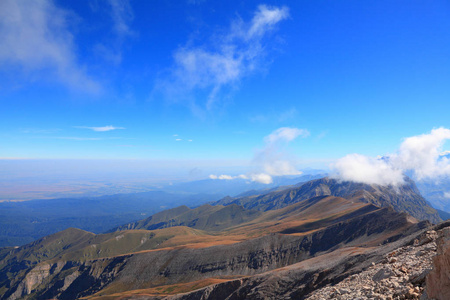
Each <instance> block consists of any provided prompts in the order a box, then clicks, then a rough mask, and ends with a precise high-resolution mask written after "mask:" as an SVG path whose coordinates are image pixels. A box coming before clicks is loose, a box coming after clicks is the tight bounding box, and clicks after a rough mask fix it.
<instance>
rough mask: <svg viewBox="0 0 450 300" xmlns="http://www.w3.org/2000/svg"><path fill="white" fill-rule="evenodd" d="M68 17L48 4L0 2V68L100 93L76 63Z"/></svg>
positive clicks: (41, 0) (43, 0)
mask: <svg viewBox="0 0 450 300" xmlns="http://www.w3.org/2000/svg"><path fill="white" fill-rule="evenodd" d="M71 16H72V15H71V14H70V13H69V12H68V11H65V10H63V9H61V8H59V7H57V6H56V5H55V4H54V3H53V1H51V0H39V1H14V0H3V1H0V40H1V43H0V65H4V66H8V67H14V68H15V70H16V72H14V73H15V74H17V73H19V74H21V75H25V74H26V75H30V74H33V72H45V75H46V76H44V78H48V77H52V78H56V80H58V81H60V82H62V83H64V84H65V85H67V86H69V87H70V88H73V89H77V90H83V91H87V92H93V93H97V92H99V91H100V89H101V88H100V85H99V84H98V83H97V82H95V81H94V80H93V79H91V78H90V77H89V76H88V75H87V74H86V72H85V70H84V68H83V67H82V66H80V65H79V64H78V63H77V59H76V55H75V53H76V49H75V46H74V43H73V35H72V34H71V33H70V32H69V30H68V28H67V27H68V23H69V20H70V18H71ZM17 67H19V68H17Z"/></svg>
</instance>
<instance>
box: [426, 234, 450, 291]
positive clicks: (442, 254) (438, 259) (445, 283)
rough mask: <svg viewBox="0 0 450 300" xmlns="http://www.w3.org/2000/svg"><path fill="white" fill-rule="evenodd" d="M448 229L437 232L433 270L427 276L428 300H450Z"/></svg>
mask: <svg viewBox="0 0 450 300" xmlns="http://www.w3.org/2000/svg"><path fill="white" fill-rule="evenodd" d="M449 274H450V227H447V228H444V229H442V230H441V231H440V232H439V239H438V240H437V256H435V257H434V258H433V270H432V271H431V272H430V274H429V275H428V276H427V294H428V297H430V298H435V299H450V277H449Z"/></svg>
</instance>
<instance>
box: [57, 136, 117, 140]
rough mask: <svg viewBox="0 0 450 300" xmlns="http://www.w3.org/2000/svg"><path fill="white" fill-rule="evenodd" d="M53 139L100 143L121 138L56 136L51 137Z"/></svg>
mask: <svg viewBox="0 0 450 300" xmlns="http://www.w3.org/2000/svg"><path fill="white" fill-rule="evenodd" d="M52 138H54V139H58V140H72V141H102V140H119V139H122V138H121V137H106V138H101V137H77V136H57V137H52Z"/></svg>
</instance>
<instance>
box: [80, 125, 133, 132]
mask: <svg viewBox="0 0 450 300" xmlns="http://www.w3.org/2000/svg"><path fill="white" fill-rule="evenodd" d="M74 128H80V129H90V130H93V131H99V132H104V131H111V130H117V129H125V128H124V127H116V126H112V125H108V126H102V127H89V126H74Z"/></svg>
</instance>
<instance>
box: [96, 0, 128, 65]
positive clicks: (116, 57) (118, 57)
mask: <svg viewBox="0 0 450 300" xmlns="http://www.w3.org/2000/svg"><path fill="white" fill-rule="evenodd" d="M102 3H104V4H106V8H107V9H106V11H108V12H109V16H110V17H111V20H112V27H111V29H112V33H113V35H114V38H113V39H112V40H108V41H105V42H102V43H98V44H97V45H95V51H96V52H97V54H99V56H101V57H102V58H104V59H106V60H108V61H110V62H113V63H114V64H120V63H121V62H122V48H123V45H124V42H125V40H126V39H127V38H129V37H132V36H135V35H136V33H135V31H134V30H132V29H131V26H130V23H131V22H132V21H133V19H134V13H133V9H132V8H131V5H130V2H129V1H126V0H107V1H105V2H102ZM91 7H92V8H93V9H94V10H100V9H99V8H98V7H96V6H95V5H91Z"/></svg>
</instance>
